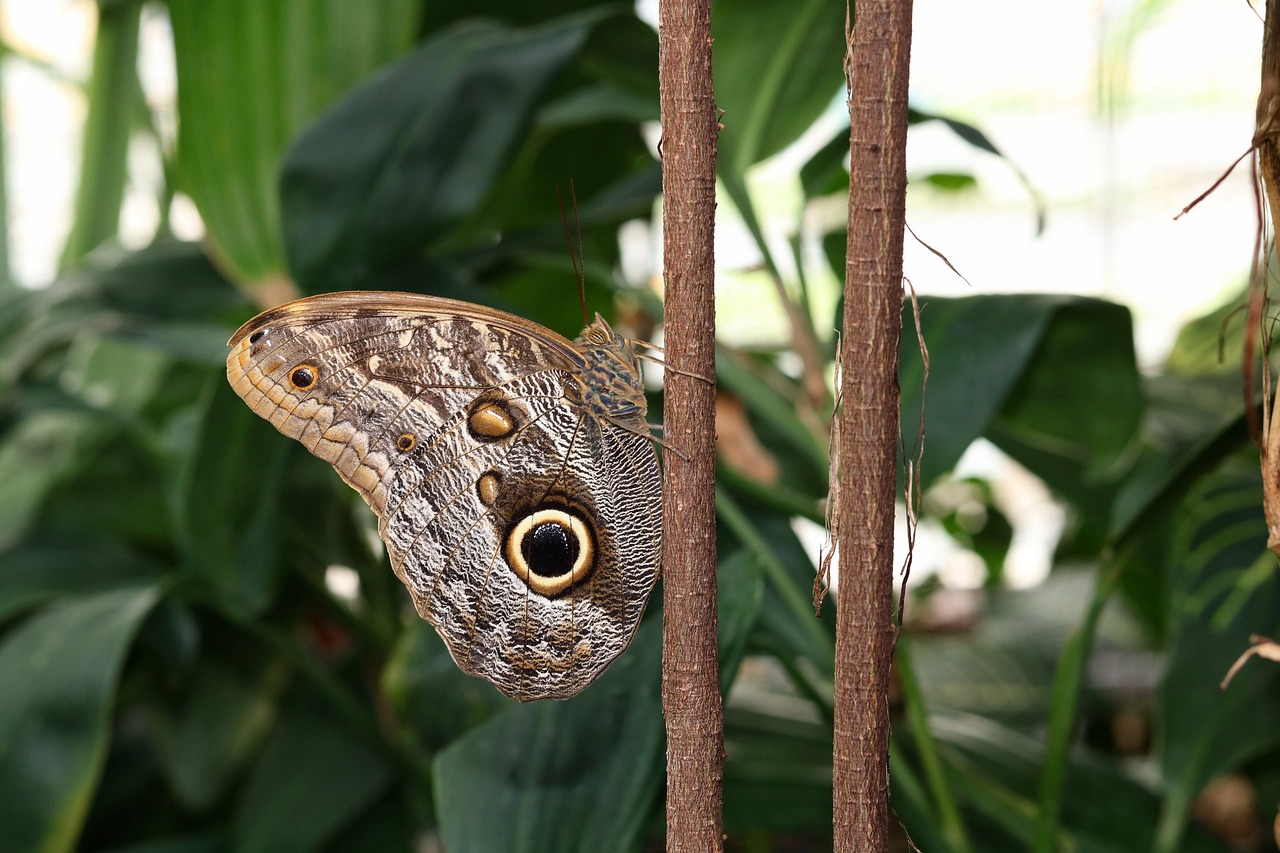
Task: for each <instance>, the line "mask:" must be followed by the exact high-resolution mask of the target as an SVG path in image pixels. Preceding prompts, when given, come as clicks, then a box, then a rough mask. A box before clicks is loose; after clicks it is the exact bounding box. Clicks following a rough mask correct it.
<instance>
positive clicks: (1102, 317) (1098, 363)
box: [1000, 299, 1142, 482]
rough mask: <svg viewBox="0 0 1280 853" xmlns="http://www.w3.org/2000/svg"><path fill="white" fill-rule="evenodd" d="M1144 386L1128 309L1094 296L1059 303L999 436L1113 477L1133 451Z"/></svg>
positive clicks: (1095, 475)
mask: <svg viewBox="0 0 1280 853" xmlns="http://www.w3.org/2000/svg"><path fill="white" fill-rule="evenodd" d="M1141 420H1142V388H1141V385H1140V380H1139V376H1138V366H1137V362H1136V359H1135V357H1134V352H1133V321H1132V318H1131V316H1130V314H1129V310H1128V309H1127V308H1125V307H1123V306H1120V305H1115V304H1111V303H1107V302H1102V301H1100V300H1094V299H1069V300H1066V301H1065V302H1061V303H1059V304H1058V305H1056V306H1055V310H1054V315H1053V318H1052V322H1051V323H1050V324H1049V326H1048V327H1047V328H1046V329H1045V336H1044V338H1043V340H1041V341H1040V344H1039V346H1038V347H1037V349H1036V354H1035V358H1034V359H1033V360H1032V361H1031V362H1030V363H1029V364H1027V365H1026V373H1025V374H1024V376H1023V377H1022V379H1021V381H1020V382H1019V383H1018V385H1017V387H1015V388H1014V390H1013V394H1012V395H1011V396H1010V398H1009V399H1008V400H1007V401H1006V402H1005V405H1004V407H1003V408H1002V410H1001V422H1000V427H1001V430H1002V432H1004V433H1005V434H1008V435H1011V436H1013V437H1015V438H1017V439H1018V440H1019V441H1021V442H1023V443H1025V444H1029V445H1032V446H1035V447H1038V448H1040V449H1043V450H1045V451H1047V452H1049V453H1052V454H1054V455H1057V456H1062V457H1065V458H1067V459H1069V460H1071V461H1073V462H1075V463H1076V464H1077V465H1078V466H1079V467H1080V469H1081V478H1082V479H1083V480H1084V481H1086V482H1088V481H1098V480H1105V479H1111V478H1114V477H1115V476H1116V474H1117V473H1118V472H1119V470H1120V468H1119V466H1120V465H1121V464H1122V463H1124V462H1127V461H1130V459H1129V457H1130V456H1131V454H1132V452H1133V451H1134V449H1135V446H1136V444H1135V440H1136V438H1137V429H1138V425H1139V424H1140V422H1141Z"/></svg>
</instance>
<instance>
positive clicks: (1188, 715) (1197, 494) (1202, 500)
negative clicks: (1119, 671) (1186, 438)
mask: <svg viewBox="0 0 1280 853" xmlns="http://www.w3.org/2000/svg"><path fill="white" fill-rule="evenodd" d="M1251 457H1252V458H1251ZM1259 495H1260V484H1259V479H1258V469H1257V461H1256V457H1254V456H1253V454H1252V453H1242V454H1240V455H1238V456H1237V457H1235V458H1233V459H1231V460H1228V462H1226V463H1225V464H1224V465H1223V467H1222V468H1221V469H1220V470H1219V471H1218V472H1217V473H1216V474H1214V475H1213V476H1210V477H1208V478H1206V479H1205V480H1203V481H1202V483H1201V484H1200V485H1199V486H1197V487H1196V488H1195V489H1193V490H1192V491H1191V493H1190V494H1189V495H1188V496H1187V498H1186V500H1185V501H1184V503H1183V505H1182V507H1181V509H1180V511H1179V512H1178V513H1177V516H1176V519H1177V525H1176V527H1175V528H1174V530H1175V532H1174V539H1173V541H1172V542H1171V543H1170V547H1169V550H1168V559H1169V564H1168V570H1170V571H1171V572H1172V586H1173V588H1172V595H1171V598H1170V601H1169V613H1170V617H1169V618H1170V625H1171V631H1172V646H1171V649H1170V655H1169V660H1168V661H1167V663H1166V665H1165V667H1164V673H1165V674H1164V680H1163V681H1162V683H1161V685H1160V690H1159V700H1160V701H1159V703H1158V704H1157V706H1156V707H1157V716H1156V720H1155V722H1156V726H1157V732H1158V743H1159V761H1160V771H1161V772H1160V778H1161V780H1162V782H1163V788H1164V791H1165V793H1166V795H1167V798H1166V800H1165V807H1164V812H1163V814H1162V815H1161V819H1160V835H1159V841H1160V844H1159V846H1158V847H1157V848H1155V849H1158V850H1161V851H1174V850H1179V849H1182V848H1181V847H1179V843H1180V840H1181V837H1182V833H1183V832H1184V831H1185V827H1186V825H1187V823H1188V821H1189V820H1190V816H1191V806H1192V803H1193V801H1194V798H1195V796H1196V794H1198V793H1199V791H1200V789H1201V788H1202V787H1203V786H1204V785H1205V783H1207V782H1208V781H1209V780H1210V779H1212V778H1213V777H1215V776H1218V775H1220V774H1222V773H1226V772H1229V771H1232V770H1235V769H1237V768H1239V767H1240V766H1241V765H1242V764H1244V763H1245V762H1246V761H1248V760H1250V759H1252V758H1255V757H1257V756H1259V755H1261V754H1264V753H1265V752H1267V751H1270V750H1274V749H1275V748H1276V747H1277V746H1278V745H1280V668H1277V667H1276V666H1275V665H1273V664H1270V663H1266V662H1260V661H1255V662H1253V663H1252V664H1250V665H1249V666H1246V667H1245V668H1244V670H1243V671H1241V672H1240V673H1239V674H1238V675H1237V676H1236V678H1235V680H1233V681H1232V682H1231V684H1230V686H1228V687H1227V688H1226V689H1220V688H1219V687H1218V683H1219V682H1220V681H1221V680H1222V678H1223V677H1224V676H1225V675H1226V673H1227V670H1228V668H1229V667H1230V666H1231V664H1232V662H1233V661H1235V659H1236V658H1237V657H1238V656H1239V655H1240V654H1242V653H1243V652H1244V651H1245V649H1247V648H1248V647H1249V635H1250V634H1251V633H1260V634H1274V632H1275V630H1276V624H1277V617H1276V614H1277V613H1280V572H1277V568H1276V560H1275V556H1274V555H1273V554H1271V552H1270V551H1268V550H1267V548H1266V542H1267V528H1266V523H1265V520H1264V518H1263V515H1262V511H1261V506H1260V504H1259V500H1258V497H1259Z"/></svg>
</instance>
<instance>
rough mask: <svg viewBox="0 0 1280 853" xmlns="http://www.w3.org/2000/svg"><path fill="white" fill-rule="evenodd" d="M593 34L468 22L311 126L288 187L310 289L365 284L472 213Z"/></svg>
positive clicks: (570, 24) (289, 236) (299, 263)
mask: <svg viewBox="0 0 1280 853" xmlns="http://www.w3.org/2000/svg"><path fill="white" fill-rule="evenodd" d="M587 34H588V24H587V22H586V21H585V19H577V20H570V21H564V22H560V23H556V24H553V25H548V26H545V27H540V28H537V29H530V30H513V29H510V28H507V27H503V26H499V25H497V24H491V23H480V22H473V23H469V24H461V25H458V26H456V27H454V28H452V29H450V30H449V31H447V32H444V33H441V34H439V35H437V36H436V37H435V38H432V39H431V40H429V41H428V42H426V43H425V44H423V45H422V46H421V47H420V48H418V49H417V50H416V51H414V52H413V53H411V54H410V55H408V56H406V57H405V58H403V59H401V60H399V61H398V62H396V63H395V64H393V65H391V66H390V67H388V68H386V69H384V70H383V71H382V72H380V73H379V74H377V75H376V76H374V77H373V78H372V79H370V80H369V81H368V82H367V83H365V84H363V85H362V86H360V87H359V88H358V89H356V90H355V91H354V92H352V93H351V94H350V95H349V96H348V97H346V98H344V99H343V100H342V101H341V102H339V103H338V104H337V105H336V106H334V107H333V108H332V109H330V110H329V111H328V112H327V113H325V115H324V116H322V117H321V118H320V119H319V120H317V121H316V122H315V123H314V124H312V125H311V126H310V127H309V128H308V129H307V130H306V132H304V133H303V134H302V135H301V136H299V137H298V138H297V140H296V141H295V142H294V143H293V145H292V146H290V148H289V151H288V153H287V155H286V157H285V162H284V167H283V173H282V176H281V185H280V193H281V196H280V198H281V205H282V210H283V217H284V229H285V230H284V234H285V243H286V246H287V249H288V256H289V265H290V269H291V270H292V271H293V274H294V277H295V278H296V279H297V281H298V282H299V283H300V284H301V286H302V287H303V289H304V290H308V291H319V290H333V289H341V288H343V287H356V286H362V285H363V286H367V285H368V283H369V281H370V279H372V278H374V277H376V276H378V275H379V274H386V273H388V272H391V271H394V270H395V269H396V268H397V267H399V266H402V265H404V264H406V263H408V262H409V261H410V260H411V259H412V258H413V257H414V256H416V255H418V254H420V253H421V252H422V251H423V250H424V249H425V247H426V246H427V244H428V243H430V242H431V241H432V240H433V239H438V238H439V237H440V236H441V233H442V232H443V231H444V230H445V229H447V228H449V227H451V226H454V225H456V224H457V223H458V222H459V221H461V220H462V219H463V218H464V217H466V216H467V215H468V214H470V212H471V211H472V209H473V208H474V207H475V206H476V205H477V204H478V203H479V202H480V200H481V199H483V198H484V196H485V195H486V193H488V191H489V189H490V187H491V186H493V183H494V181H495V180H496V179H497V177H498V175H499V174H500V173H501V171H502V169H503V167H504V166H505V164H506V160H507V157H508V156H509V155H510V153H511V151H512V150H514V148H515V145H516V144H517V142H518V141H519V140H520V138H521V135H522V133H523V131H524V129H525V128H526V126H527V125H528V122H529V120H530V117H531V116H532V114H533V111H534V109H535V108H536V107H537V105H538V103H539V100H540V98H541V96H542V95H543V94H544V93H545V91H546V89H547V87H548V85H549V84H550V82H551V80H552V79H553V78H554V76H555V75H556V74H557V73H558V72H559V71H560V70H562V69H563V68H564V67H565V66H566V65H567V64H568V62H569V61H570V60H571V59H572V58H573V57H574V56H575V55H576V54H577V52H578V50H579V49H580V48H581V47H582V44H583V42H584V40H585V39H586V36H587Z"/></svg>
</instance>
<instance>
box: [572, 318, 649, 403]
mask: <svg viewBox="0 0 1280 853" xmlns="http://www.w3.org/2000/svg"><path fill="white" fill-rule="evenodd" d="M573 345H574V348H575V349H576V350H578V352H579V353H580V354H581V355H582V358H583V361H584V362H585V369H584V370H583V377H582V378H583V386H584V388H583V390H584V392H585V394H584V396H585V398H586V401H587V405H588V406H589V407H590V408H591V409H592V410H593V411H595V412H596V413H598V414H600V415H602V416H604V417H606V418H609V419H618V418H627V419H631V418H637V417H638V418H639V419H640V421H643V420H644V416H645V411H646V404H645V398H644V385H643V384H642V383H641V381H640V362H639V361H638V360H637V359H636V354H635V351H634V350H633V349H632V348H631V343H630V342H629V341H628V340H627V339H626V338H624V337H623V336H622V335H620V334H618V333H617V332H615V331H614V330H613V327H612V326H610V325H609V323H608V321H606V320H605V319H604V318H603V317H601V316H600V315H599V314H597V315H596V319H595V322H593V323H592V324H591V325H589V326H587V327H586V328H585V329H583V330H582V334H581V335H579V336H578V339H577V340H576V341H574V342H573Z"/></svg>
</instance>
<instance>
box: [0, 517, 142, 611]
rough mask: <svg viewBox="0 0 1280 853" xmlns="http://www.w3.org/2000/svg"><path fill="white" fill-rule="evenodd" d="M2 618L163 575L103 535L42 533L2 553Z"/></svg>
mask: <svg viewBox="0 0 1280 853" xmlns="http://www.w3.org/2000/svg"><path fill="white" fill-rule="evenodd" d="M0 566H4V570H3V571H0V621H5V620H8V619H9V618H10V617H12V616H13V614H15V613H18V612H20V611H22V610H25V609H27V608H29V607H32V606H35V605H38V604H42V603H44V602H46V601H49V600H50V599H53V598H58V597H61V596H66V595H77V594H78V595H85V594H88V593H99V592H106V591H108V590H112V589H119V588H120V587H124V586H129V587H137V586H139V585H140V584H142V583H143V582H146V581H152V580H155V579H157V577H158V575H159V570H158V569H157V568H156V567H155V566H153V565H152V564H151V563H149V562H148V561H146V560H144V559H143V558H142V557H139V556H138V555H136V554H132V553H130V552H128V551H126V550H124V549H123V548H121V547H120V546H119V545H116V544H115V543H113V542H111V541H109V540H100V539H89V538H87V537H86V538H81V539H75V540H73V539H69V538H64V537H57V538H52V537H38V538H33V539H29V540H24V541H23V542H21V543H19V544H17V545H15V546H13V547H12V548H9V549H8V550H6V551H3V552H0Z"/></svg>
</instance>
